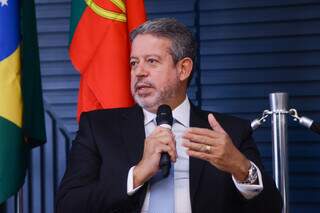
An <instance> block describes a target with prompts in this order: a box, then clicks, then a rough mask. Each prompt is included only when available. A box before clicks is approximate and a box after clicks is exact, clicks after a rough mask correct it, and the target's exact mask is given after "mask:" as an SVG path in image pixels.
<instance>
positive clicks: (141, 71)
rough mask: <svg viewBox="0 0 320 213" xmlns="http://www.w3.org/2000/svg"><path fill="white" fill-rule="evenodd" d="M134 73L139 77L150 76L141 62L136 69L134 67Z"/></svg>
mask: <svg viewBox="0 0 320 213" xmlns="http://www.w3.org/2000/svg"><path fill="white" fill-rule="evenodd" d="M133 71H134V74H135V75H136V76H137V77H145V76H148V71H147V70H146V69H145V67H144V63H143V62H140V63H139V64H137V65H136V67H134V69H133Z"/></svg>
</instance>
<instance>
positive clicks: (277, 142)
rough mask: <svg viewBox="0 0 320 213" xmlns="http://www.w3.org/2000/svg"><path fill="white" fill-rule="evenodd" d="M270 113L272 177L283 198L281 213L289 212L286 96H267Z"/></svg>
mask: <svg viewBox="0 0 320 213" xmlns="http://www.w3.org/2000/svg"><path fill="white" fill-rule="evenodd" d="M269 100H270V108H271V111H272V151H273V177H274V180H275V182H276V185H277V187H278V189H279V191H280V193H281V195H282V198H283V203H284V204H283V211H282V212H283V213H288V212H289V197H288V196H289V193H288V152H287V114H288V94H287V93H271V94H269Z"/></svg>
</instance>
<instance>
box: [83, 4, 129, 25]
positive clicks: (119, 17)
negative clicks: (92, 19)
mask: <svg viewBox="0 0 320 213" xmlns="http://www.w3.org/2000/svg"><path fill="white" fill-rule="evenodd" d="M85 2H86V4H87V5H88V7H89V8H91V9H92V10H93V12H95V13H96V14H97V15H99V16H101V17H103V18H106V19H111V20H114V21H121V22H126V21H127V16H126V14H125V11H126V6H125V3H124V2H123V1H121V0H111V2H112V3H113V4H115V5H116V6H117V7H118V8H119V9H120V10H121V11H122V13H117V12H113V11H110V10H106V9H104V8H102V7H100V6H99V5H97V4H96V3H95V2H94V1H93V0H85Z"/></svg>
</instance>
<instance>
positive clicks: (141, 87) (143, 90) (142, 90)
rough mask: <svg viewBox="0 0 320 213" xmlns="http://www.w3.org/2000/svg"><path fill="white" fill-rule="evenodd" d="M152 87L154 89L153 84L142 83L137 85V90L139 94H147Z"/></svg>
mask: <svg viewBox="0 0 320 213" xmlns="http://www.w3.org/2000/svg"><path fill="white" fill-rule="evenodd" d="M151 89H153V86H152V85H151V84H145V83H140V84H137V85H136V86H135V91H136V92H137V93H138V95H147V94H148V93H150V92H151Z"/></svg>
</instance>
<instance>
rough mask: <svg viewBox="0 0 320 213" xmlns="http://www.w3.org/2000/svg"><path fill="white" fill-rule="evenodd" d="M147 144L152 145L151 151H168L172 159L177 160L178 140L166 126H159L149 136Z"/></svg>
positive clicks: (158, 152)
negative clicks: (176, 140)
mask: <svg viewBox="0 0 320 213" xmlns="http://www.w3.org/2000/svg"><path fill="white" fill-rule="evenodd" d="M145 145H146V146H151V148H150V150H154V151H151V152H155V153H156V154H161V153H162V152H167V153H168V154H169V156H170V159H171V161H173V162H175V161H176V160H177V151H176V142H175V139H174V136H173V134H172V131H171V130H169V129H166V128H162V127H157V128H156V129H155V130H154V131H153V132H152V133H151V134H150V135H149V136H148V141H146V144H145Z"/></svg>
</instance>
